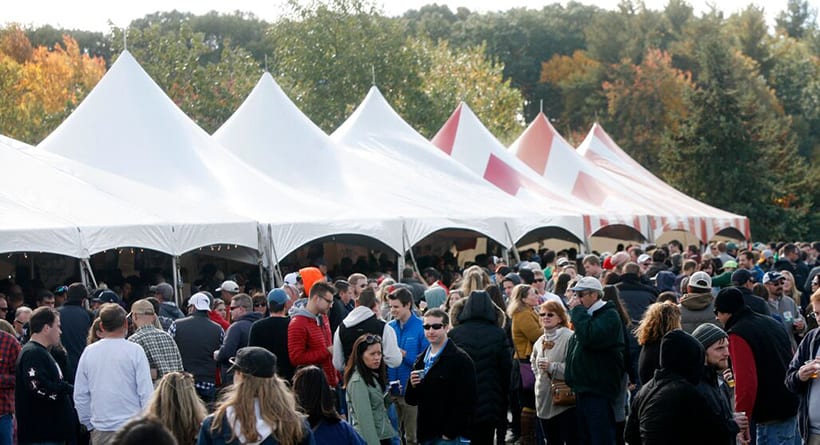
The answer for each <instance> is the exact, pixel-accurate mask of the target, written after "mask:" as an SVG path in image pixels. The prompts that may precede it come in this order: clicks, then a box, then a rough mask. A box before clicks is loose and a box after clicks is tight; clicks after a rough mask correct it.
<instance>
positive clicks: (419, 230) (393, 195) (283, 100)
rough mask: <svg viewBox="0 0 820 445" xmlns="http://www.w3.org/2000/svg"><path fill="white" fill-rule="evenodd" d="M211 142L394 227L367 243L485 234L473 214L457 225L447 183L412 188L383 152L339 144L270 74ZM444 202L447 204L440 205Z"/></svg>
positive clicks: (402, 167) (413, 181)
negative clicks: (455, 232) (442, 233)
mask: <svg viewBox="0 0 820 445" xmlns="http://www.w3.org/2000/svg"><path fill="white" fill-rule="evenodd" d="M214 138H215V139H216V140H217V141H219V142H220V143H221V144H222V145H223V146H225V147H227V148H228V149H230V150H232V151H234V152H235V153H236V154H237V155H238V156H239V157H241V158H242V159H243V160H245V161H246V162H248V163H251V164H253V165H262V166H265V167H266V168H265V169H264V171H265V172H266V173H268V174H270V175H272V176H273V177H275V178H279V179H281V180H284V181H285V182H287V183H288V184H291V185H293V186H296V187H298V188H299V189H301V190H312V191H314V192H317V193H323V194H324V195H325V196H329V197H331V198H332V199H333V200H334V201H335V202H341V203H344V204H346V205H348V206H351V207H353V208H355V209H356V210H357V212H358V213H359V214H360V215H362V216H365V217H368V218H372V219H374V220H384V221H385V222H386V223H390V224H391V225H392V224H393V223H396V225H395V227H396V229H395V230H393V231H391V232H388V233H384V234H373V236H374V237H375V238H377V239H379V240H380V241H382V242H383V243H385V244H386V245H387V246H389V247H391V248H393V249H394V250H395V251H397V252H402V251H404V250H406V249H407V248H409V247H410V246H412V245H413V244H415V243H416V242H418V241H420V240H421V239H423V238H424V237H426V236H428V235H430V234H432V233H434V232H436V231H439V230H444V229H453V228H456V229H468V230H475V231H479V232H481V231H483V230H485V229H486V227H485V226H484V225H483V224H482V223H481V222H479V221H476V219H477V218H479V217H480V215H477V214H476V213H475V212H471V213H470V214H469V217H468V218H461V219H460V218H459V215H460V214H463V213H462V212H460V211H458V210H455V209H453V207H454V206H455V207H456V209H457V208H458V207H457V206H458V205H459V204H460V203H461V202H462V201H463V199H462V198H461V196H456V195H455V194H454V193H453V192H452V191H451V189H450V187H449V186H447V181H448V178H441V179H439V181H438V182H437V183H431V182H426V181H418V176H417V174H416V173H415V172H411V171H410V170H409V169H408V168H407V165H406V164H401V163H400V161H399V160H397V159H396V158H393V157H391V156H385V155H384V153H383V152H377V153H371V152H367V151H365V150H363V149H358V148H351V147H347V146H344V145H342V144H337V143H336V142H334V141H333V140H331V139H330V137H328V136H327V135H326V134H325V133H324V132H323V131H322V130H321V129H319V127H317V126H316V125H315V124H314V123H313V122H311V121H310V119H308V118H307V117H306V116H305V115H304V114H303V113H302V112H301V111H300V110H299V109H298V108H297V107H296V105H295V104H293V102H292V101H291V100H290V99H289V98H288V97H287V95H286V94H285V93H284V92H283V91H282V89H281V88H280V87H279V85H277V84H276V82H275V81H274V80H273V78H272V77H271V76H270V74H268V73H265V74H264V75H263V76H262V78H261V79H260V80H259V82H258V83H257V85H256V87H255V88H254V89H253V91H252V92H251V94H250V95H249V96H248V97H247V99H246V100H245V102H244V103H243V104H242V106H240V107H239V109H238V110H237V111H236V112H235V113H234V114H233V116H231V118H230V119H228V121H227V122H225V124H224V125H223V126H222V127H221V128H220V129H219V130H217V131H216V133H214ZM317 178H321V180H317ZM425 196H435V197H436V199H435V200H430V199H425ZM447 199H449V200H451V204H446V203H445V200H447ZM445 209H451V210H447V211H445ZM405 235H406V236H405Z"/></svg>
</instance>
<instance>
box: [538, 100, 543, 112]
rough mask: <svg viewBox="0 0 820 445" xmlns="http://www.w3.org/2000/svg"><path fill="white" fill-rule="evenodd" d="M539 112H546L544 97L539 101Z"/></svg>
mask: <svg viewBox="0 0 820 445" xmlns="http://www.w3.org/2000/svg"><path fill="white" fill-rule="evenodd" d="M538 112H539V113H543V112H544V99H541V100H540V101H539V104H538Z"/></svg>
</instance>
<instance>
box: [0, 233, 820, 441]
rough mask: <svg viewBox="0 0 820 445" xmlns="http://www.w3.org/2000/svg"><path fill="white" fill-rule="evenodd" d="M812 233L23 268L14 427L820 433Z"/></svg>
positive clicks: (37, 433)
mask: <svg viewBox="0 0 820 445" xmlns="http://www.w3.org/2000/svg"><path fill="white" fill-rule="evenodd" d="M819 249H820V243H813V244H803V245H801V244H792V243H784V244H781V245H762V244H756V245H748V246H745V247H744V248H739V247H738V246H737V245H735V244H734V243H723V242H718V243H714V244H713V245H710V246H708V248H707V249H704V250H701V249H698V248H696V247H695V248H692V247H691V246H690V248H689V249H685V250H684V249H683V246H682V245H681V244H680V243H678V242H676V241H672V242H669V243H668V244H664V245H660V246H653V245H650V246H644V247H643V248H641V247H638V246H619V248H618V249H617V251H616V252H614V253H609V252H605V253H603V254H598V253H592V254H588V255H584V256H578V255H576V253H575V252H574V251H561V252H554V251H541V252H535V251H527V252H522V256H523V257H524V259H522V260H521V261H518V262H516V263H515V264H507V262H506V261H504V260H503V259H500V258H496V257H492V256H486V255H481V256H480V257H478V258H476V261H475V262H474V263H471V264H467V265H466V266H465V268H464V269H463V270H459V269H457V268H455V267H453V265H452V263H447V262H440V261H436V259H435V258H423V259H420V263H421V266H422V267H421V271H420V272H416V271H415V270H414V269H411V268H407V269H405V270H403V271H401V273H400V275H401V276H400V277H395V278H394V277H393V276H391V274H390V273H384V272H383V273H379V274H374V273H372V272H371V273H370V276H368V275H365V274H363V273H359V272H353V273H350V274H349V275H347V276H339V277H336V278H335V279H331V276H330V274H328V271H327V269H326V267H317V266H309V267H304V268H302V269H300V270H298V271H295V272H293V273H289V274H287V275H286V276H285V277H284V278H285V279H284V283H283V284H282V286H281V287H278V288H275V289H273V290H271V291H270V292H267V293H261V292H256V291H254V290H253V289H250V287H249V286H248V285H246V284H245V283H243V284H242V285H240V284H239V283H238V282H236V281H235V280H230V279H229V280H224V281H222V282H221V283H219V284H217V285H212V286H210V287H208V285H206V286H203V288H201V289H198V290H197V291H196V292H194V293H193V295H190V297H188V298H187V299H186V300H185V302H186V304H185V305H184V307H179V306H177V304H176V303H175V302H174V298H173V297H174V289H173V287H172V286H171V285H169V284H166V283H164V282H159V283H157V284H155V285H153V286H151V288H150V289H148V292H147V295H145V296H144V298H139V299H125V298H123V296H122V295H119V294H118V293H117V292H115V291H113V290H112V289H107V288H104V287H101V288H100V289H97V290H93V291H89V289H87V288H86V286H84V285H83V284H81V283H73V284H70V285H67V286H60V287H59V288H58V289H56V292H48V291H45V292H39V293H38V294H37V298H36V305H32V306H36V307H34V308H31V307H27V306H25V305H23V304H21V300H22V298H18V295H16V294H17V293H18V291H19V290H20V289H19V286H17V288H14V286H16V285H11V286H7V289H3V290H5V291H6V292H8V293H10V294H11V296H10V297H7V296H6V295H4V294H0V316H4V317H3V318H5V319H6V320H8V321H10V322H11V323H8V322H6V321H5V320H3V321H0V376H1V377H0V378H1V379H2V380H0V381H2V382H3V384H2V386H0V410H2V411H1V412H0V445H3V444H12V443H20V444H40V443H61V444H84V443H92V444H94V445H105V444H130V443H153V444H183V443H188V444H192V443H198V444H289V445H290V444H314V443H316V444H357V445H358V444H367V445H387V444H406V445H415V444H425V445H426V444H434V445H437V444H464V443H473V444H478V445H482V444H487V445H492V444H505V443H518V444H521V445H532V444H544V443H546V444H547V445H557V444H595V445H597V444H630V445H638V444H702V443H703V444H711V443H714V444H724V445H725V444H735V443H737V444H761V445H765V444H801V443H806V444H811V445H814V444H820V385H818V386H817V387H815V386H813V383H814V382H815V380H816V379H817V378H818V374H820V356H818V354H819V353H820V351H818V349H820V341H818V340H817V332H818V330H817V321H816V318H815V317H816V314H817V313H818V312H820V290H818V288H820V262H819V261H820V259H819V258H818V250H819ZM318 266H322V264H319V265H318ZM211 288H213V289H211Z"/></svg>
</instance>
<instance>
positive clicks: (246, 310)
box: [214, 294, 262, 384]
mask: <svg viewBox="0 0 820 445" xmlns="http://www.w3.org/2000/svg"><path fill="white" fill-rule="evenodd" d="M230 309H231V320H232V321H233V323H232V324H231V326H230V327H229V328H228V331H227V332H225V339H224V340H223V342H222V347H221V348H219V350H218V351H215V352H214V358H215V359H216V362H217V363H219V365H220V366H221V367H222V370H223V379H222V381H223V382H225V384H231V383H233V372H228V370H229V369H230V367H231V363H230V362H229V361H228V360H229V359H230V358H231V357H235V356H236V351H238V350H239V348H242V347H244V346H247V345H248V339H249V338H250V335H251V325H253V322H255V321H257V320H261V319H262V314H260V313H259V312H255V311H254V310H253V299H252V298H251V297H250V296H249V295H248V294H236V295H234V297H233V298H231V302H230Z"/></svg>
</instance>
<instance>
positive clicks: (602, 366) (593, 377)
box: [565, 277, 626, 445]
mask: <svg viewBox="0 0 820 445" xmlns="http://www.w3.org/2000/svg"><path fill="white" fill-rule="evenodd" d="M571 290H573V291H574V292H575V296H574V297H573V298H572V299H571V300H570V302H569V307H570V318H571V319H572V324H573V326H574V327H575V334H573V336H572V338H570V340H569V347H568V352H567V365H566V372H565V375H566V381H567V384H568V385H569V386H571V387H572V389H573V390H574V391H575V394H576V403H577V406H576V408H577V415H578V422H579V439H580V443H581V444H589V445H598V444H607V445H609V444H614V443H616V441H615V436H616V426H615V411H614V408H613V404H614V402H615V399H616V398H617V397H618V395H619V393H620V391H622V390H623V389H622V381H623V376H624V373H625V372H626V368H625V364H624V349H625V347H626V343H625V341H624V326H623V323H622V322H621V318H620V316H619V315H618V311H617V309H616V308H615V304H614V303H612V302H611V301H607V302H604V301H603V300H601V297H603V294H604V292H603V286H601V282H600V281H598V279H596V278H594V277H584V278H581V279H580V280H579V281H578V284H576V285H575V287H573V288H571Z"/></svg>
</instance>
